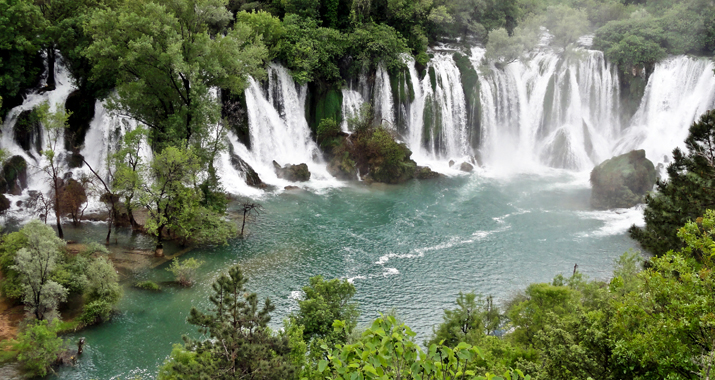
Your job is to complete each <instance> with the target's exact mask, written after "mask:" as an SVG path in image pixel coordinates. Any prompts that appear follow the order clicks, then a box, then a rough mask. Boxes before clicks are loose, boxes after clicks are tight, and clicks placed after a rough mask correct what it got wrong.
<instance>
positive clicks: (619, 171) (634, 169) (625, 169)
mask: <svg viewBox="0 0 715 380" xmlns="http://www.w3.org/2000/svg"><path fill="white" fill-rule="evenodd" d="M655 181H656V170H655V166H654V165H653V163H652V162H651V161H650V160H648V159H647V158H646V157H645V151H644V150H634V151H631V152H629V153H626V154H623V155H620V156H617V157H614V158H611V159H610V160H606V161H604V162H602V163H601V164H600V165H598V166H596V167H595V168H594V169H593V171H591V186H592V191H591V206H593V207H594V208H596V209H601V210H604V209H611V208H627V207H633V206H635V205H637V204H639V203H642V202H643V199H644V197H645V195H646V194H647V193H648V192H649V191H651V190H653V186H654V185H655Z"/></svg>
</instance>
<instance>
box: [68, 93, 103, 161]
mask: <svg viewBox="0 0 715 380" xmlns="http://www.w3.org/2000/svg"><path fill="white" fill-rule="evenodd" d="M96 101H97V100H96V99H95V98H93V97H91V96H87V95H85V93H83V92H82V91H80V90H76V91H73V92H72V93H71V94H70V95H69V96H68V97H67V102H66V103H65V109H66V110H67V112H68V113H69V118H68V119H67V124H68V125H69V127H68V128H67V130H66V131H65V149H66V150H69V151H73V152H78V151H79V150H80V148H81V147H82V145H84V138H85V136H86V135H87V131H89V127H90V124H91V123H92V119H94V105H95V103H96ZM75 163H76V161H75ZM80 166H82V165H81V163H80ZM80 166H71V167H75V168H77V167H80Z"/></svg>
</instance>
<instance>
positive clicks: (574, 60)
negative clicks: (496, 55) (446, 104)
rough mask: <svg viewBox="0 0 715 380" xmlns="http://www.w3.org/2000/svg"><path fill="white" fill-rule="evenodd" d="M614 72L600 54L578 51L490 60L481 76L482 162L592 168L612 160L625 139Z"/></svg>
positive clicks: (476, 50)
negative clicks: (616, 145) (516, 59)
mask: <svg viewBox="0 0 715 380" xmlns="http://www.w3.org/2000/svg"><path fill="white" fill-rule="evenodd" d="M473 54H478V55H481V54H482V52H480V51H479V50H478V49H475V51H473ZM615 70H616V69H615V68H614V67H611V65H609V64H608V63H607V62H606V61H605V59H604V56H603V53H602V52H599V51H593V50H580V49H579V50H577V51H576V52H575V53H574V54H573V55H571V56H567V57H561V56H558V55H556V54H554V53H553V52H550V51H542V52H538V53H536V54H535V55H534V56H533V57H532V58H531V59H530V60H529V61H528V62H513V63H510V64H508V65H506V67H504V69H503V70H502V69H499V68H497V67H495V66H494V65H493V64H492V65H490V67H489V68H488V72H487V73H483V74H482V75H480V77H479V80H480V87H481V95H480V100H481V104H482V109H483V113H482V120H481V125H482V142H483V145H482V151H483V158H484V160H485V162H487V163H488V164H489V165H491V166H496V167H500V168H502V169H509V168H523V167H528V166H530V165H533V164H536V165H537V166H538V165H545V166H549V167H556V168H566V169H574V170H587V169H590V168H591V167H593V166H594V165H595V164H598V163H600V162H601V161H603V160H605V159H607V158H610V157H611V154H612V147H613V141H615V139H617V138H618V137H620V124H619V121H618V112H619V108H618V99H619V84H618V76H617V74H616V71H615Z"/></svg>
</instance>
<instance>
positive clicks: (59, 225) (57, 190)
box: [53, 175, 65, 240]
mask: <svg viewBox="0 0 715 380" xmlns="http://www.w3.org/2000/svg"><path fill="white" fill-rule="evenodd" d="M59 180H60V179H59V178H57V175H55V176H54V181H53V182H54V184H55V217H56V218H57V236H59V238H60V239H62V240H64V239H65V234H64V232H62V222H61V221H60V186H59Z"/></svg>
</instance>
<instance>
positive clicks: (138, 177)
mask: <svg viewBox="0 0 715 380" xmlns="http://www.w3.org/2000/svg"><path fill="white" fill-rule="evenodd" d="M146 136H147V131H146V129H144V128H143V127H140V126H139V127H136V128H134V129H132V130H131V131H128V132H126V133H125V134H124V136H122V139H121V141H120V143H119V146H118V149H117V151H116V152H115V153H114V154H112V155H109V156H107V167H108V169H109V168H112V167H113V168H114V172H113V176H112V177H113V178H112V181H111V182H110V185H109V186H110V188H111V190H112V192H113V193H114V194H116V196H117V198H118V199H121V200H123V201H124V208H125V209H126V210H127V216H129V223H131V225H132V227H134V228H136V227H137V226H138V224H137V222H136V220H135V219H134V209H135V207H137V206H138V204H139V202H138V195H139V193H140V189H141V186H142V185H143V178H142V174H143V173H144V172H145V165H146V163H145V162H143V159H142V154H141V149H142V142H143V140H144V138H146ZM108 171H109V172H110V173H111V172H112V171H111V170H108Z"/></svg>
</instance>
